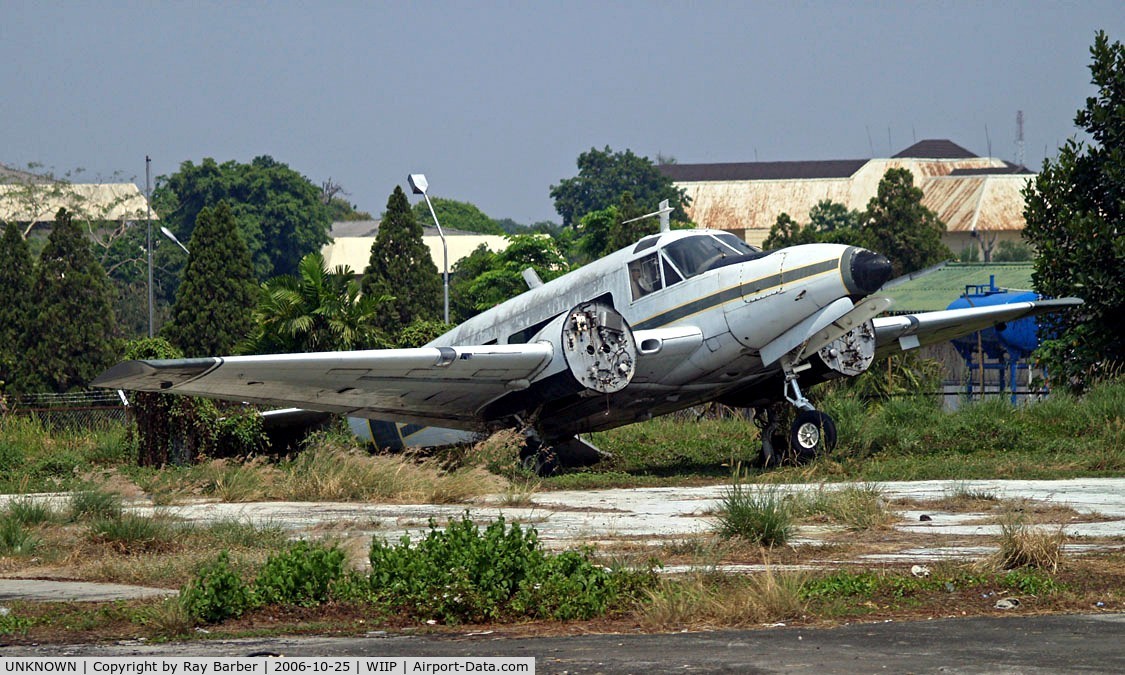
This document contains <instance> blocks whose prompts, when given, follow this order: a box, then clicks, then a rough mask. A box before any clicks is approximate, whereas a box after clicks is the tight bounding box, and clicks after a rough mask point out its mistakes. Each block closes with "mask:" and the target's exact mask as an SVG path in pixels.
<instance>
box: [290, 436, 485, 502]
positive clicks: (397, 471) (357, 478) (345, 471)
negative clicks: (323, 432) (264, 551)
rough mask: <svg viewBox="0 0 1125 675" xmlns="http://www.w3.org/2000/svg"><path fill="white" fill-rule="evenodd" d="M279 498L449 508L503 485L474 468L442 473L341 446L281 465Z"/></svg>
mask: <svg viewBox="0 0 1125 675" xmlns="http://www.w3.org/2000/svg"><path fill="white" fill-rule="evenodd" d="M284 474H285V476H284V479H283V484H282V485H281V486H279V488H280V490H279V491H280V492H281V493H283V495H275V496H274V498H283V499H292V500H296V501H323V500H332V501H382V502H392V503H395V502H397V503H409V502H426V503H434V504H454V503H460V502H465V501H469V500H470V499H473V498H476V497H480V496H483V495H485V494H489V493H495V492H499V491H500V490H502V489H503V487H504V485H505V481H504V480H503V479H502V478H499V477H498V476H494V475H492V474H489V473H488V472H487V471H485V470H484V469H481V468H477V467H470V468H468V469H455V470H453V471H445V470H443V469H442V468H441V467H440V466H439V465H438V464H437V462H434V461H422V462H418V461H414V460H412V459H411V458H409V457H405V456H401V455H394V456H390V455H369V454H366V453H363V452H357V451H354V450H347V449H342V448H323V449H322V448H317V449H313V450H307V451H305V452H304V453H302V454H301V455H300V456H298V457H297V458H296V459H295V460H293V462H292V463H291V464H290V465H289V466H286V467H285V471H284Z"/></svg>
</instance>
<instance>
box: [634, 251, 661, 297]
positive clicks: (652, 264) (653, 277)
mask: <svg viewBox="0 0 1125 675" xmlns="http://www.w3.org/2000/svg"><path fill="white" fill-rule="evenodd" d="M629 285H630V286H631V287H632V289H633V299H634V300H637V299H639V298H643V297H644V296H646V295H648V294H649V293H652V292H653V291H659V290H660V289H661V288H662V286H661V284H660V261H659V258H658V257H657V255H656V254H655V253H653V254H651V255H646V256H645V257H643V258H638V259H636V260H634V261H633V262H631V263H629Z"/></svg>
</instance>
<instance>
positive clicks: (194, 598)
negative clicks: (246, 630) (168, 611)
mask: <svg viewBox="0 0 1125 675" xmlns="http://www.w3.org/2000/svg"><path fill="white" fill-rule="evenodd" d="M180 598H181V599H182V602H183V606H184V611H185V612H186V613H187V615H188V616H190V617H191V618H192V619H194V620H196V621H202V622H205V623H218V622H220V621H223V620H224V619H230V618H236V617H239V616H242V615H243V614H244V613H245V612H246V610H248V609H250V608H251V607H253V606H254V593H253V590H252V589H251V587H250V585H249V584H247V583H246V582H244V581H243V580H242V577H241V576H239V574H238V573H237V572H236V571H235V570H234V568H232V567H231V564H230V555H229V554H228V553H227V552H226V551H223V552H222V553H220V554H219V556H218V557H217V558H215V559H214V560H213V561H211V562H209V563H206V564H205V565H203V566H202V567H201V568H200V570H199V572H198V573H197V574H196V576H195V578H194V579H192V581H191V582H189V583H188V584H187V585H186V586H185V587H184V588H183V590H182V591H181V592H180Z"/></svg>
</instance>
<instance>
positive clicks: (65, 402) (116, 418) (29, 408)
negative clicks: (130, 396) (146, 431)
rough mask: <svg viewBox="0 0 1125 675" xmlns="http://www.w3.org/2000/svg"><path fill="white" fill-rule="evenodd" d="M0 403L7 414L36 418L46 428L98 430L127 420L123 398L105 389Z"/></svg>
mask: <svg viewBox="0 0 1125 675" xmlns="http://www.w3.org/2000/svg"><path fill="white" fill-rule="evenodd" d="M3 404H4V406H5V407H6V410H5V411H4V412H6V413H7V414H10V415H23V416H27V417H36V418H38V419H39V420H40V421H41V422H42V423H43V424H44V425H45V426H46V427H47V428H49V429H58V430H63V429H66V430H76V429H101V428H105V427H108V426H111V425H118V424H124V423H125V421H126V419H127V413H126V407H125V399H124V397H122V396H121V395H120V394H119V393H118V392H116V391H110V390H106V389H97V390H90V391H77V392H70V393H66V394H26V395H24V396H19V397H8V398H6V399H5V400H4V401H3Z"/></svg>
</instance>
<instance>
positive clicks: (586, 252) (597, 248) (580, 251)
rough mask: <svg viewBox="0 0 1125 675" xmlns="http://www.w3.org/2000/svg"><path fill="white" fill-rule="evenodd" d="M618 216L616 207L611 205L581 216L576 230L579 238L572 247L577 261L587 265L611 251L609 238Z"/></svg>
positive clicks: (618, 218) (618, 212)
mask: <svg viewBox="0 0 1125 675" xmlns="http://www.w3.org/2000/svg"><path fill="white" fill-rule="evenodd" d="M619 214H620V211H619V210H618V207H617V205H611V206H608V207H606V208H604V209H598V210H596V211H590V212H589V213H587V214H586V215H584V216H582V219H581V220H580V221H579V223H578V227H577V228H576V229H577V230H578V234H579V236H578V239H577V241H576V242H575V246H574V248H575V251H576V253H577V255H576V257H577V258H578V260H579V261H581V262H582V263H588V262H590V261H593V260H597V259H598V258H600V257H602V256H604V255H605V254H606V253H609V252H610V251H612V250H613V249H611V248H610V238H611V237H612V236H613V229H614V228H615V227H616V226H617V222H618V221H619V220H620V219H621V218H620V215H619Z"/></svg>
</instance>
